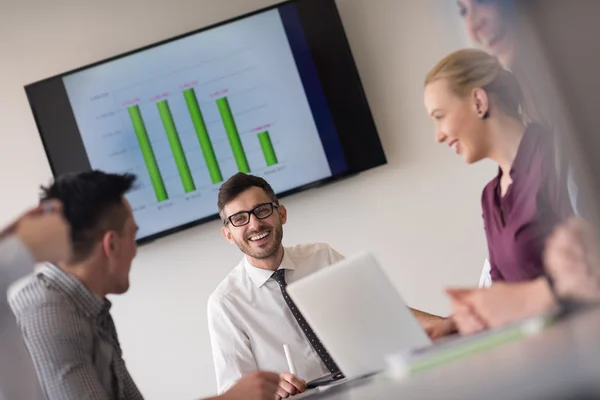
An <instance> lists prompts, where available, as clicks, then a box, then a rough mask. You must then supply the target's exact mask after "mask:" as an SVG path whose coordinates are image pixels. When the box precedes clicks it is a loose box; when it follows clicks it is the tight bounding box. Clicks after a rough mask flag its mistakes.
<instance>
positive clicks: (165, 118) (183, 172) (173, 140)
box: [156, 100, 196, 193]
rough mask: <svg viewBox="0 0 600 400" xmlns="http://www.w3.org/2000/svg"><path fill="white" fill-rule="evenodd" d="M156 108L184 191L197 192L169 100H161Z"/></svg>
mask: <svg viewBox="0 0 600 400" xmlns="http://www.w3.org/2000/svg"><path fill="white" fill-rule="evenodd" d="M156 107H158V113H159V114H160V119H161V120H162V123H163V127H164V128H165V132H166V133H167V138H168V139H169V146H171V152H172V153H173V157H174V158H175V164H176V165H177V171H179V176H180V177H181V183H183V189H184V190H185V192H186V193H189V192H193V191H194V190H196V185H195V184H194V179H193V178H192V173H191V172H190V167H189V165H188V162H187V159H186V158H185V153H184V152H183V147H182V146H181V140H180V139H179V134H178V133H177V128H176V127H175V121H173V115H172V114H171V109H170V108H169V103H167V100H161V101H159V102H157V103H156Z"/></svg>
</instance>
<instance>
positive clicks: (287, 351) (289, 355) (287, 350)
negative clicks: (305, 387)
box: [283, 344, 297, 377]
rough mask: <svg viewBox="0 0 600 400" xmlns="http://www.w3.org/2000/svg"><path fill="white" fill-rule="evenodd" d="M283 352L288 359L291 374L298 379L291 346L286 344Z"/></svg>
mask: <svg viewBox="0 0 600 400" xmlns="http://www.w3.org/2000/svg"><path fill="white" fill-rule="evenodd" d="M283 351H284V352H285V358H286V359H287V363H288V368H289V370H290V374H292V375H294V376H295V377H297V373H296V364H294V359H293V358H292V352H291V351H290V346H288V345H287V344H284V345H283Z"/></svg>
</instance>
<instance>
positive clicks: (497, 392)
mask: <svg viewBox="0 0 600 400" xmlns="http://www.w3.org/2000/svg"><path fill="white" fill-rule="evenodd" d="M584 392H585V393H584ZM592 394H593V396H592ZM567 396H568V397H570V398H599V397H600V308H598V307H596V308H594V309H592V310H587V311H583V312H580V313H577V314H576V315H572V316H570V317H568V318H566V319H565V320H563V321H560V322H558V323H556V324H555V325H554V326H552V327H550V328H548V329H547V330H545V331H544V332H542V333H540V334H538V335H535V336H532V337H528V338H526V339H522V340H519V341H515V342H512V343H508V344H504V345H501V346H499V347H497V348H494V349H491V350H489V351H486V352H482V353H478V354H475V355H472V356H469V357H466V358H464V359H462V360H458V361H455V362H452V363H448V364H446V365H443V366H440V367H438V368H435V369H431V370H429V371H425V372H420V373H417V374H413V375H411V376H407V377H405V378H403V379H401V380H399V381H390V380H387V379H385V378H383V377H381V376H378V377H375V378H371V379H368V380H365V381H363V382H356V383H354V384H353V385H350V386H349V387H347V386H346V385H342V386H340V387H337V388H333V389H329V390H327V391H325V392H322V393H319V394H316V395H314V396H310V398H311V399H313V398H314V399H328V400H333V399H336V400H342V399H344V400H354V399H378V400H379V399H396V398H398V399H419V398H423V399H425V398H427V399H432V398H433V399H436V398H443V399H454V398H459V399H471V398H481V399H496V398H497V399H520V398H527V399H532V398H543V399H552V398H556V399H559V398H566V397H567Z"/></svg>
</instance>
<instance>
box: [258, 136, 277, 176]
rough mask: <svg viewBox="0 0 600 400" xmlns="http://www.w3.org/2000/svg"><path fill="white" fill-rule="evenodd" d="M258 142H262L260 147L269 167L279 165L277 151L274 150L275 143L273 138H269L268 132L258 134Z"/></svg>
mask: <svg viewBox="0 0 600 400" xmlns="http://www.w3.org/2000/svg"><path fill="white" fill-rule="evenodd" d="M258 141H259V142H260V147H262V151H263V154H264V155H265V161H266V162H267V166H269V167H270V166H271V165H275V164H277V155H276V154H275V149H274V148H273V143H272V142H271V136H269V132H268V131H264V132H261V133H259V134H258Z"/></svg>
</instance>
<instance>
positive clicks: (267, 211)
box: [223, 203, 279, 227]
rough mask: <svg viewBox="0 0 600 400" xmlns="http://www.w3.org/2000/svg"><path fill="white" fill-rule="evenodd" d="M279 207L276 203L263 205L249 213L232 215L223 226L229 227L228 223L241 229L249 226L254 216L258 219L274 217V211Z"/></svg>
mask: <svg viewBox="0 0 600 400" xmlns="http://www.w3.org/2000/svg"><path fill="white" fill-rule="evenodd" d="M277 207H279V206H278V205H277V204H275V203H263V204H259V205H257V206H256V207H254V208H253V209H252V210H249V211H240V212H237V213H235V214H233V215H230V216H229V217H227V218H226V219H225V220H224V221H223V225H227V223H228V222H230V223H231V225H233V226H235V227H240V226H244V225H248V223H249V222H250V216H251V215H252V214H254V216H255V217H256V218H258V219H265V218H269V217H270V216H271V215H273V210H275V209H276V208H277Z"/></svg>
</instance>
